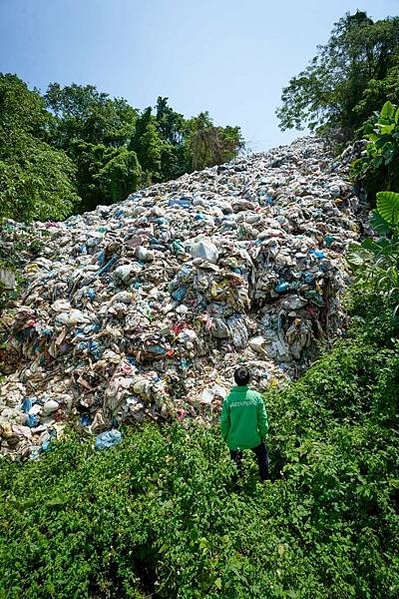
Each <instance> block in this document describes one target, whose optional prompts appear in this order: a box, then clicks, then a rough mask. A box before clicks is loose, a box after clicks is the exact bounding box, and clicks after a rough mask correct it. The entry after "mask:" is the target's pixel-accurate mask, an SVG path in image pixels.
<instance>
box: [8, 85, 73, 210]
mask: <svg viewBox="0 0 399 599" xmlns="http://www.w3.org/2000/svg"><path fill="white" fill-rule="evenodd" d="M50 121H51V115H49V114H48V113H47V111H46V110H45V106H44V102H43V99H42V98H41V97H40V95H39V93H38V92H36V91H30V90H29V89H28V87H27V85H26V84H25V83H24V82H23V81H21V80H20V79H19V78H18V77H17V76H16V75H11V74H0V217H2V218H4V217H5V218H13V219H15V220H20V221H25V220H32V219H40V220H47V219H61V218H65V217H66V216H68V215H69V214H70V213H71V212H72V210H73V208H74V206H75V205H76V204H77V202H78V200H79V198H78V195H77V193H76V186H75V167H74V165H73V162H72V161H71V160H70V159H69V158H68V157H67V155H66V154H65V153H64V152H63V151H62V150H57V149H55V148H52V147H51V146H50V145H49V144H48V143H46V142H45V141H44V140H45V139H46V137H47V133H48V128H49V125H50Z"/></svg>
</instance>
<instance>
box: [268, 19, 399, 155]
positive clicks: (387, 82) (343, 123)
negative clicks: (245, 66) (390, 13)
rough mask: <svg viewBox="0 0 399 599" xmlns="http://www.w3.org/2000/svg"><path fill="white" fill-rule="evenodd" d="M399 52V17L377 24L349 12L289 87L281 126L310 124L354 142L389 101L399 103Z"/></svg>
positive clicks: (279, 112) (280, 111) (338, 138)
mask: <svg viewBox="0 0 399 599" xmlns="http://www.w3.org/2000/svg"><path fill="white" fill-rule="evenodd" d="M398 48H399V17H388V18H386V19H383V20H380V21H375V22H374V21H373V20H372V19H371V18H370V17H368V16H367V14H366V13H365V12H363V11H359V10H358V11H357V12H356V13H355V14H353V15H351V14H349V13H348V14H346V15H345V16H344V17H343V18H341V19H340V20H339V21H338V22H337V23H336V24H335V25H334V28H333V30H332V32H331V36H330V39H329V40H328V42H327V43H326V44H325V45H324V46H319V47H318V52H317V54H316V56H315V57H314V58H313V59H312V60H311V61H310V64H309V65H308V66H307V67H306V69H305V70H304V71H302V72H301V73H299V75H297V76H295V77H293V78H292V79H291V80H290V82H289V84H288V85H287V86H286V87H285V88H284V89H283V93H282V98H281V99H282V106H281V107H280V108H279V109H278V110H277V115H278V117H279V119H280V126H281V128H282V129H291V128H294V127H295V128H298V129H301V128H304V127H305V126H307V127H309V128H310V129H311V130H312V131H314V130H315V131H317V132H318V133H322V134H328V135H329V136H330V137H331V136H332V137H334V138H335V141H336V142H338V144H344V143H346V142H347V141H349V140H351V139H353V137H354V136H355V134H356V131H357V130H358V129H359V128H361V127H362V125H363V123H364V122H365V121H366V120H367V119H368V118H369V117H370V116H371V115H372V114H373V111H376V110H379V108H380V106H381V105H382V104H383V103H384V102H385V101H386V100H390V101H391V102H394V103H398V102H399V91H398V85H397V79H398V74H399V51H398Z"/></svg>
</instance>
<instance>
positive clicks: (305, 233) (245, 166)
mask: <svg viewBox="0 0 399 599" xmlns="http://www.w3.org/2000/svg"><path fill="white" fill-rule="evenodd" d="M361 210H362V206H361V202H360V201H359V199H358V198H357V197H356V196H355V195H354V193H353V190H352V186H351V183H350V182H349V179H348V160H347V158H345V159H344V160H343V161H342V163H340V162H339V161H335V162H333V159H332V158H331V157H330V156H329V155H328V153H327V152H326V150H325V148H324V147H323V144H322V142H321V141H319V140H317V139H315V138H312V137H308V138H302V139H299V140H297V141H296V142H294V143H292V144H291V145H290V146H285V147H282V146H280V147H278V148H276V149H273V150H271V151H269V152H267V153H262V154H256V155H252V156H250V157H244V158H239V159H237V160H235V161H233V162H231V163H228V164H225V165H222V166H216V167H213V168H208V169H206V170H204V171H201V172H195V173H192V174H190V175H188V174H187V175H184V176H183V177H181V178H180V179H178V180H176V181H171V182H168V183H163V184H159V185H154V186H152V187H150V188H148V189H144V190H141V191H139V192H136V193H133V194H131V195H130V196H129V197H128V198H127V200H126V201H124V202H121V203H119V204H117V205H111V206H98V207H97V209H96V210H95V211H93V212H90V213H86V214H83V215H78V216H73V217H71V218H69V219H68V220H67V221H65V222H63V223H35V225H34V231H35V234H36V235H39V237H40V235H41V234H42V235H43V239H44V243H43V247H42V249H41V251H40V253H39V255H38V256H37V257H36V258H35V259H34V260H33V261H29V262H28V263H27V264H26V265H25V267H24V270H23V273H22V274H23V277H25V278H26V281H27V282H26V286H25V288H24V291H23V293H22V296H21V297H20V299H19V300H17V301H16V302H14V304H13V306H12V307H11V308H10V309H9V310H8V311H7V312H6V313H5V314H4V315H3V318H2V329H3V333H4V340H5V341H6V343H7V345H6V348H7V349H6V352H5V353H4V354H3V362H4V365H5V367H7V360H10V361H12V362H13V364H14V366H13V368H10V369H9V370H8V372H9V373H8V374H7V376H6V377H5V379H4V381H3V383H2V385H1V389H0V453H2V454H10V455H11V456H12V457H15V456H22V457H28V456H31V457H35V456H37V455H38V454H39V453H40V452H41V451H43V450H44V451H45V450H46V449H48V448H49V446H50V445H51V442H52V439H54V438H57V437H58V436H59V435H60V434H61V433H62V430H63V428H64V426H65V424H66V423H67V422H68V421H69V422H71V421H72V422H74V423H79V426H82V427H83V428H84V429H86V430H88V431H90V432H92V433H95V434H97V435H98V434H99V433H102V432H104V431H107V430H109V429H110V428H111V427H117V426H118V425H119V424H120V423H122V422H133V421H134V422H136V421H139V422H141V421H142V420H144V419H145V418H152V419H159V418H167V417H169V416H175V417H177V418H184V417H186V416H192V417H205V418H206V417H208V418H211V417H212V415H215V414H217V413H218V410H219V408H220V403H221V401H222V399H223V397H224V396H225V394H226V392H227V390H228V388H229V387H230V386H231V384H232V373H233V371H234V369H235V368H236V367H237V365H238V364H245V365H247V366H249V367H250V368H251V370H252V373H253V381H252V384H253V385H254V386H255V387H256V388H257V389H260V390H263V389H266V388H267V387H268V386H269V385H278V384H279V382H280V381H283V380H286V379H287V378H292V377H296V376H298V375H299V374H300V373H301V372H302V371H303V370H304V369H305V368H306V367H307V365H308V364H309V362H310V360H311V359H312V358H313V357H314V356H315V352H316V349H317V343H318V342H319V341H320V340H324V341H330V340H332V339H333V338H335V337H336V336H339V335H340V334H341V333H342V331H343V330H344V329H345V326H346V317H345V314H344V313H343V311H342V308H341V306H340V296H341V292H342V290H343V289H344V288H345V286H346V284H347V283H348V274H347V272H346V269H345V262H344V253H345V250H346V247H347V246H348V244H349V243H351V242H353V241H354V240H357V239H358V237H359V224H358V223H359V218H360V217H359V214H360V213H361ZM8 227H9V228H10V229H13V230H14V231H15V234H17V233H18V231H22V230H24V232H25V234H26V227H24V226H22V225H20V224H17V223H14V222H13V221H9V222H8Z"/></svg>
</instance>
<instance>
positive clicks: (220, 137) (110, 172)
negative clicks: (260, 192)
mask: <svg viewBox="0 0 399 599" xmlns="http://www.w3.org/2000/svg"><path fill="white" fill-rule="evenodd" d="M243 146H244V143H243V139H242V136H241V132H240V128H239V127H229V126H227V127H215V126H214V125H213V122H212V119H211V118H210V116H209V114H208V113H206V112H205V113H201V114H200V115H199V116H198V117H195V118H193V119H185V118H184V117H183V116H182V115H181V114H178V113H176V112H175V111H174V110H173V109H172V108H171V107H170V106H169V105H168V102H167V98H158V100H157V104H156V107H155V114H153V112H152V109H151V108H150V107H149V108H146V109H145V110H144V111H142V112H141V113H140V111H138V110H137V109H135V108H133V107H132V106H130V105H129V104H128V103H127V102H126V100H124V99H123V98H110V96H109V95H108V94H105V93H100V92H99V91H98V90H97V89H96V87H95V86H93V85H86V86H82V85H76V84H72V85H68V86H65V87H61V86H60V85H59V84H58V83H51V84H50V85H49V87H48V89H47V92H46V94H45V95H44V96H41V95H40V94H39V92H38V91H37V90H33V91H31V90H29V89H28V87H27V86H26V84H25V83H24V82H23V81H21V80H20V79H19V78H18V77H17V76H16V75H9V74H6V75H3V74H0V218H13V219H15V220H19V221H29V220H32V219H40V220H49V219H62V218H65V217H66V216H68V215H69V214H71V213H73V212H76V211H84V210H91V209H93V208H95V207H96V206H97V205H98V204H109V203H112V202H117V201H120V200H123V199H125V198H126V196H127V195H128V194H129V193H130V192H132V191H135V190H137V189H138V188H139V187H140V186H144V185H150V184H151V183H155V182H160V181H167V180H169V179H171V178H175V177H179V176H180V175H183V174H184V173H185V172H190V171H192V170H193V169H202V168H205V167H206V166H212V165H215V164H219V163H220V162H225V161H226V160H230V159H231V158H234V157H235V156H237V154H238V152H239V151H240V150H241V149H242V148H243Z"/></svg>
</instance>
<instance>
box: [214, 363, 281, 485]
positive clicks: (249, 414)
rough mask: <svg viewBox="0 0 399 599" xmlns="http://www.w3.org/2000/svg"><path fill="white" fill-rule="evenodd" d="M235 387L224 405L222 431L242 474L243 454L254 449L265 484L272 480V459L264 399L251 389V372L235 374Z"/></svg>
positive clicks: (243, 371)
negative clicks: (270, 471) (266, 442)
mask: <svg viewBox="0 0 399 599" xmlns="http://www.w3.org/2000/svg"><path fill="white" fill-rule="evenodd" d="M234 380H235V382H236V386H235V387H233V388H232V390H231V391H230V393H229V395H227V397H226V398H225V399H224V401H223V408H222V414H221V418H220V428H221V432H222V437H223V439H224V440H225V441H226V443H227V445H228V447H229V449H230V455H231V458H232V459H233V460H234V462H235V463H236V465H237V467H238V471H239V473H240V474H241V472H242V451H243V449H252V451H253V452H254V453H255V455H256V458H257V460H258V466H259V475H260V479H261V480H262V481H264V480H266V479H268V478H269V459H268V455H267V447H266V445H265V437H266V435H267V432H268V430H269V423H268V420H267V414H266V407H265V404H264V402H263V399H262V396H261V395H260V393H257V392H256V391H252V390H251V389H249V388H248V384H249V380H250V372H249V370H248V369H247V368H245V367H243V366H240V367H239V368H237V370H236V371H235V373H234Z"/></svg>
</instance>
